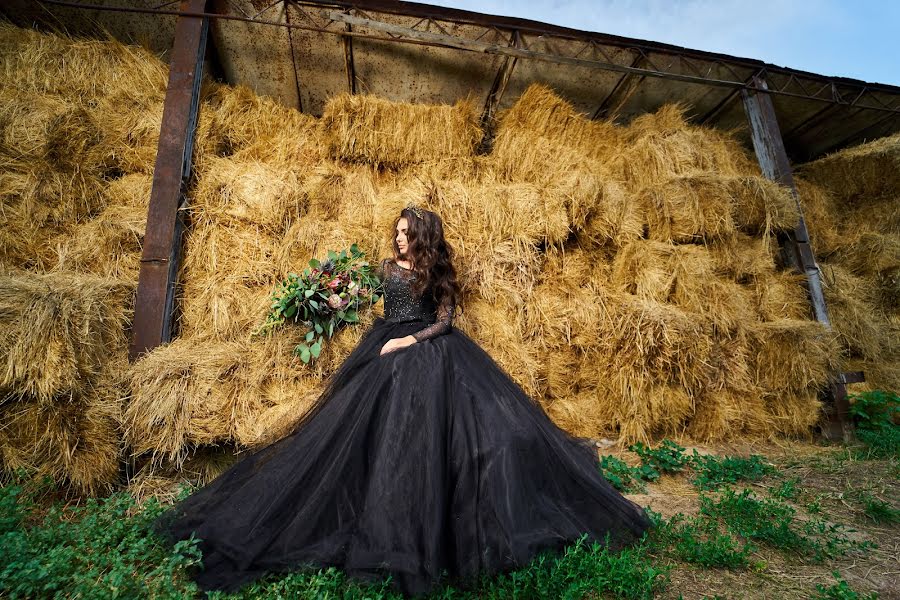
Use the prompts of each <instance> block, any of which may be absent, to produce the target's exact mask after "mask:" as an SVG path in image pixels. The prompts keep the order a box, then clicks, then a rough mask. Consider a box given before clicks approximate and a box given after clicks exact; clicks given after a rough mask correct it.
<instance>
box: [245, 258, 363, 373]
mask: <svg viewBox="0 0 900 600" xmlns="http://www.w3.org/2000/svg"><path fill="white" fill-rule="evenodd" d="M380 292H381V282H380V281H379V280H378V277H377V276H376V275H375V272H374V268H373V267H372V266H371V265H370V264H369V263H368V262H366V260H365V254H364V253H363V252H362V251H361V250H360V249H359V247H358V246H357V245H356V244H353V245H352V246H350V250H349V251H348V250H341V252H340V254H339V253H337V252H334V251H329V252H328V260H325V261H322V262H320V261H318V260H316V259H312V260H310V261H309V267H308V268H306V269H304V270H303V274H302V275H297V274H296V273H288V277H287V279H285V280H284V281H282V282H281V283H280V284H278V286H276V288H275V291H273V292H272V305H271V309H270V311H269V315H268V316H267V317H266V322H265V323H264V324H263V325H262V326H261V327H260V328H259V330H258V331H257V332H256V333H257V334H263V333H266V332H268V331H271V330H272V329H274V328H275V327H278V326H280V325H283V324H284V323H285V322H286V321H288V320H293V321H294V322H295V323H298V322H299V323H302V324H303V325H304V326H305V327H306V328H307V332H306V338H305V341H304V343H301V344H299V345H297V347H296V348H294V354H297V355H298V356H299V357H300V360H302V361H303V362H304V363H306V364H309V362H310V361H311V360H313V359H315V358H318V357H319V354H321V353H322V345H323V344H324V343H325V339H326V338H327V339H330V338H331V337H332V336H333V335H334V333H335V331H338V330H339V329H340V328H341V327H343V326H344V325H345V324H347V323H358V322H359V311H360V309H361V308H366V307H370V306H371V305H373V304H375V303H376V302H378V299H379V295H378V294H379V293H380Z"/></svg>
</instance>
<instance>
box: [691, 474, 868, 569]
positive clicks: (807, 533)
mask: <svg viewBox="0 0 900 600" xmlns="http://www.w3.org/2000/svg"><path fill="white" fill-rule="evenodd" d="M700 514H702V515H706V516H707V517H710V518H713V519H721V520H722V522H724V524H725V527H726V528H727V529H728V530H729V531H731V532H732V533H734V534H736V535H739V536H741V537H742V538H744V539H747V540H751V541H757V542H761V543H764V544H767V545H769V546H772V547H775V548H778V549H780V550H785V551H795V552H798V553H800V554H804V555H807V556H810V557H811V558H812V559H813V560H814V561H817V562H818V561H822V560H824V559H825V558H833V557H835V556H838V555H842V554H845V553H846V552H847V551H848V550H850V549H853V548H858V549H865V548H868V547H871V545H872V544H870V543H869V542H861V543H860V542H854V541H853V540H851V539H849V538H847V537H846V536H845V535H844V533H845V532H852V531H853V530H852V529H847V528H845V527H844V526H843V525H838V524H833V523H828V522H826V521H824V520H822V519H811V520H808V521H806V522H803V523H800V522H798V521H797V520H796V519H795V514H796V511H795V510H794V508H793V507H791V506H790V505H788V504H786V503H784V502H781V501H779V500H775V499H771V498H770V499H759V498H755V497H754V496H753V495H752V493H751V492H750V490H747V489H745V490H743V491H741V493H739V494H736V493H735V492H734V491H733V490H731V489H725V490H724V491H723V492H722V494H721V495H720V496H719V498H718V499H717V500H713V499H712V498H710V497H708V496H700Z"/></svg>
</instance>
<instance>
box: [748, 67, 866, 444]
mask: <svg viewBox="0 0 900 600" xmlns="http://www.w3.org/2000/svg"><path fill="white" fill-rule="evenodd" d="M752 83H753V89H745V90H743V91H742V92H741V94H742V97H743V101H744V110H745V111H746V113H747V121H748V123H749V125H750V136H751V138H752V140H753V149H754V151H755V152H756V158H757V160H758V161H759V166H760V168H761V169H762V172H763V175H765V177H766V178H767V179H770V180H772V181H776V182H778V183H780V184H781V185H784V186H786V187H787V188H789V189H790V191H791V195H792V196H793V198H794V201H795V202H796V203H797V210H798V212H799V215H800V218H799V219H798V221H797V224H796V225H795V226H794V230H793V231H792V232H789V233H788V235H787V239H785V240H783V242H784V246H783V248H784V250H785V251H786V252H785V254H786V258H787V263H788V264H789V265H790V266H792V267H794V268H795V269H797V270H798V271H800V272H801V273H803V274H805V275H806V289H807V292H808V293H809V301H810V305H811V307H812V312H813V315H814V316H815V318H816V320H817V321H819V322H820V323H822V324H823V325H824V326H825V327H826V328H828V329H829V330H830V329H831V321H830V319H829V318H828V309H827V307H826V305H825V294H824V293H823V291H822V277H821V272H820V270H819V265H818V263H817V262H816V258H815V256H814V254H813V251H812V246H811V245H810V243H809V232H808V231H807V229H806V221H805V219H804V217H803V207H802V206H801V203H800V196H799V194H798V193H797V186H796V185H795V184H794V176H793V173H792V172H791V165H790V161H789V160H788V156H787V152H785V149H784V141H783V140H782V137H781V131H780V129H779V127H778V119H777V118H776V115H775V105H774V104H773V102H772V97H771V96H770V95H769V94H768V93H766V92H767V90H768V87H767V85H766V81H765V79H764V78H762V77H754V78H753V82H752ZM829 392H830V393H829V396H830V399H831V401H832V404H833V406H834V411H833V412H832V414H831V415H829V416H831V417H832V418H833V419H834V420H836V421H837V423H836V424H837V425H839V426H840V430H841V431H842V432H843V435H844V437H845V438H848V437H849V436H850V435H851V433H850V431H851V430H850V421H849V418H848V404H847V389H846V385H845V384H844V383H843V381H842V380H841V378H840V375H839V374H835V376H834V377H833V379H832V382H831V387H830V390H829Z"/></svg>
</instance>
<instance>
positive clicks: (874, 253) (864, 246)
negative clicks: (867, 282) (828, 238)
mask: <svg viewBox="0 0 900 600" xmlns="http://www.w3.org/2000/svg"><path fill="white" fill-rule="evenodd" d="M833 260H834V261H836V262H839V263H840V264H841V265H843V266H845V267H847V268H848V269H849V270H850V271H851V272H853V273H856V274H858V275H874V274H876V273H881V272H887V271H897V270H900V236H898V235H889V234H888V235H885V234H881V233H876V232H874V231H866V230H863V231H857V232H854V233H853V234H851V235H847V236H845V237H844V239H843V240H842V241H841V242H840V244H838V248H837V250H836V252H835V256H834V258H833Z"/></svg>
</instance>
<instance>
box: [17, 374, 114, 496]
mask: <svg viewBox="0 0 900 600" xmlns="http://www.w3.org/2000/svg"><path fill="white" fill-rule="evenodd" d="M90 394H91V395H90V396H81V395H79V394H77V393H71V392H69V393H65V394H63V396H64V397H58V398H55V399H54V400H53V401H49V402H48V401H45V400H46V399H36V398H32V397H29V396H28V395H27V394H25V395H20V396H19V397H18V398H17V399H16V400H7V401H6V402H4V403H0V457H2V463H3V464H2V466H3V468H4V469H5V470H7V471H10V472H12V471H15V470H16V469H19V468H22V469H25V470H26V471H28V472H30V473H31V474H32V475H33V476H36V477H37V478H41V477H43V476H45V475H46V476H49V477H51V478H52V479H53V481H55V482H57V483H60V484H62V485H64V486H70V487H71V488H73V489H74V490H76V491H77V492H79V493H81V494H87V495H92V496H93V495H104V494H107V493H109V492H111V491H112V489H113V487H114V485H115V484H116V483H117V480H118V475H119V459H120V437H119V433H118V419H119V412H120V409H119V401H118V395H117V390H115V389H114V388H109V387H106V386H100V387H97V388H93V389H91V390H90Z"/></svg>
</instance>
